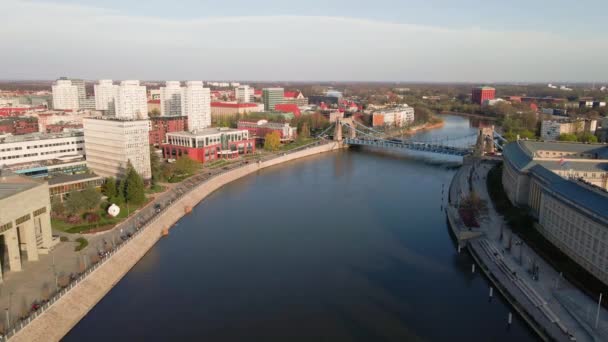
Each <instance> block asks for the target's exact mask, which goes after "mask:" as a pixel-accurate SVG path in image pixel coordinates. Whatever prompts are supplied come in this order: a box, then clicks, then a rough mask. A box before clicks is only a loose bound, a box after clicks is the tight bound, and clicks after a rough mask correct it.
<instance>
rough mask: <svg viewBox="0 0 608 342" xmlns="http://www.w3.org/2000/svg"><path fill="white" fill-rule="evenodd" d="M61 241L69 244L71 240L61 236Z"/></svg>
mask: <svg viewBox="0 0 608 342" xmlns="http://www.w3.org/2000/svg"><path fill="white" fill-rule="evenodd" d="M59 241H61V242H67V241H70V239H69V238H68V237H67V236H61V237H60V238H59Z"/></svg>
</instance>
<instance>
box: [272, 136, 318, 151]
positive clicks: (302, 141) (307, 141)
mask: <svg viewBox="0 0 608 342" xmlns="http://www.w3.org/2000/svg"><path fill="white" fill-rule="evenodd" d="M315 140H316V139H314V138H305V139H297V140H296V141H293V142H290V143H288V144H284V145H281V148H280V149H279V151H289V150H293V149H294V148H298V147H301V146H304V145H308V144H310V143H312V142H314V141H315Z"/></svg>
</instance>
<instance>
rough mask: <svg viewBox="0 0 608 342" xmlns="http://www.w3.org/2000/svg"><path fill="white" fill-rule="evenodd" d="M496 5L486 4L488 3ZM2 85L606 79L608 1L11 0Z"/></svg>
mask: <svg viewBox="0 0 608 342" xmlns="http://www.w3.org/2000/svg"><path fill="white" fill-rule="evenodd" d="M480 4H483V5H480ZM2 7H3V10H2V11H1V12H0V20H2V22H3V23H4V25H2V26H1V27H0V36H2V37H5V38H3V45H5V46H7V45H8V46H15V47H17V49H13V50H12V53H11V54H8V55H7V54H0V63H2V65H5V66H8V68H4V69H5V72H4V75H2V76H0V77H2V78H30V79H31V78H55V77H56V76H58V75H69V76H73V77H84V78H90V79H96V78H115V79H125V78H136V79H182V80H183V79H203V80H209V79H235V80H337V81H339V80H362V81H366V80H370V81H371V80H374V81H384V80H387V81H388V80H391V81H465V82H481V81H564V82H573V81H598V82H601V81H604V80H608V62H607V60H608V59H607V58H606V57H605V56H606V54H607V53H608V48H607V46H608V44H607V43H608V38H607V37H608V29H606V28H605V27H603V26H605V13H606V12H607V11H608V1H599V0H588V1H576V2H575V1H563V0H553V1H548V0H529V1H521V0H511V1H491V0H486V1H485V2H482V1H472V0H459V1H448V0H426V1H423V0H415V1H405V0H400V1H398V0H375V1H346V0H334V1H332V0H325V1H321V0H307V1H285V0H283V1H277V0H255V1H246V0H230V1H218V0H214V1H210V0H198V1H196V0H172V1H167V0H164V1H161V0H147V1H128V0H104V1H99V0H98V1H93V0H53V1H47V0H3V6H2Z"/></svg>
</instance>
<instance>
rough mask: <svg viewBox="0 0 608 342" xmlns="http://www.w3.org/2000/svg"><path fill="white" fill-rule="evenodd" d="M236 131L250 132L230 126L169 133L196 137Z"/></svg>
mask: <svg viewBox="0 0 608 342" xmlns="http://www.w3.org/2000/svg"><path fill="white" fill-rule="evenodd" d="M234 132H249V131H248V130H246V129H237V128H228V127H209V128H203V129H199V130H196V131H191V132H188V131H181V132H171V133H167V134H170V135H178V136H183V137H192V138H196V137H200V136H205V135H210V134H217V133H234Z"/></svg>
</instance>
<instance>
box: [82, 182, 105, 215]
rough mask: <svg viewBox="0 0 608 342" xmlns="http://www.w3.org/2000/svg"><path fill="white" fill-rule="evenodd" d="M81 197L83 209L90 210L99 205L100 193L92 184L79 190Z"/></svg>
mask: <svg viewBox="0 0 608 342" xmlns="http://www.w3.org/2000/svg"><path fill="white" fill-rule="evenodd" d="M80 196H81V198H82V205H83V208H84V209H85V210H92V209H95V208H97V207H98V206H99V203H100V202H101V194H100V193H99V192H97V190H95V188H93V187H92V186H89V187H87V188H86V189H84V190H82V191H81V192H80Z"/></svg>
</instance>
